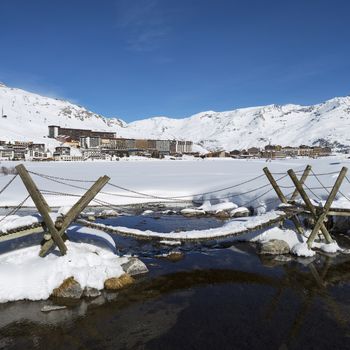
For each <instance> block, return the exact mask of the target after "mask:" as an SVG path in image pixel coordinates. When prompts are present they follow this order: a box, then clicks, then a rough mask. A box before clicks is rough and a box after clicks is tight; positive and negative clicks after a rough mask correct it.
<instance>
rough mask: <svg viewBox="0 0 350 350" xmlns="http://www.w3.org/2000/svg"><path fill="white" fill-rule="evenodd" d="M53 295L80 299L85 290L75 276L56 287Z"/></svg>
mask: <svg viewBox="0 0 350 350" xmlns="http://www.w3.org/2000/svg"><path fill="white" fill-rule="evenodd" d="M51 295H52V296H53V297H56V298H70V299H80V298H81V296H82V295H83V290H82V288H81V286H80V284H79V283H78V282H77V281H76V280H75V279H74V278H73V277H69V278H66V279H65V280H64V281H63V282H62V284H61V285H60V286H59V287H58V288H55V289H54V290H53V291H52V294H51Z"/></svg>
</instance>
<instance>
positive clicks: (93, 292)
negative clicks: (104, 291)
mask: <svg viewBox="0 0 350 350" xmlns="http://www.w3.org/2000/svg"><path fill="white" fill-rule="evenodd" d="M100 295H101V292H100V291H99V290H98V289H96V288H92V287H85V288H84V291H83V296H84V297H87V298H97V297H99V296H100Z"/></svg>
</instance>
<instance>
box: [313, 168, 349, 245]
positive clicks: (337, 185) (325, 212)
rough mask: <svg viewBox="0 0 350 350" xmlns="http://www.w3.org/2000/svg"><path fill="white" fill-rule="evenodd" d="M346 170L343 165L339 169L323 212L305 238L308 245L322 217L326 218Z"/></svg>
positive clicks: (322, 219)
mask: <svg viewBox="0 0 350 350" xmlns="http://www.w3.org/2000/svg"><path fill="white" fill-rule="evenodd" d="M347 171H348V168H346V167H343V168H342V169H341V170H340V173H339V175H338V177H337V180H336V182H335V184H334V186H333V188H332V191H331V193H330V194H329V197H328V198H327V201H326V203H325V205H324V207H323V212H322V214H321V215H320V216H319V218H318V219H317V221H316V223H315V226H314V228H313V230H312V232H311V234H310V236H309V238H308V240H307V244H308V245H309V247H310V246H311V244H312V242H313V240H314V239H315V237H316V234H317V232H318V230H319V229H320V227H321V225H322V224H323V221H324V219H325V218H326V216H327V214H328V212H329V210H330V208H331V205H332V203H333V201H334V199H335V196H336V195H337V193H338V191H339V188H340V186H341V184H342V182H343V180H344V178H345V175H346V173H347Z"/></svg>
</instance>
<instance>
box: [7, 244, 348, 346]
mask: <svg viewBox="0 0 350 350" xmlns="http://www.w3.org/2000/svg"><path fill="white" fill-rule="evenodd" d="M273 261H275V258H273V257H271V258H266V257H265V258H260V257H258V256H257V255H256V254H255V252H254V249H253V248H252V247H251V246H249V245H248V244H238V245H237V244H235V246H234V247H233V248H225V249H209V248H208V249H207V251H203V252H189V253H188V254H186V258H185V259H184V260H182V261H179V262H177V263H172V262H169V261H166V260H159V259H154V258H147V259H145V262H146V263H147V265H148V266H149V267H150V269H151V271H150V274H149V275H148V276H143V277H142V278H140V279H138V281H137V283H136V284H134V285H133V286H131V287H130V288H128V289H127V290H123V291H121V292H119V293H104V294H103V295H102V296H100V297H99V298H97V299H94V300H92V301H87V300H84V301H81V302H78V303H77V304H72V305H70V306H69V307H68V309H66V310H62V311H57V312H52V313H50V314H43V313H41V312H40V308H41V307H42V306H43V305H44V304H46V303H47V302H38V303H34V302H20V303H10V304H4V305H1V306H0V338H1V343H0V344H1V345H0V347H2V348H11V347H12V348H23V347H33V346H35V347H36V348H46V347H47V344H50V348H63V347H65V348H89V349H90V348H96V349H97V348H113V349H115V348H117V349H123V348H146V349H164V348H167V349H178V348H184V349H186V348H201V349H203V348H204V349H205V348H212V347H214V346H215V347H220V348H225V349H226V348H227V349H231V348H239V349H242V348H243V349H244V348H249V349H258V348H259V349H261V348H263V347H265V346H266V347H268V348H270V349H278V348H281V347H282V348H287V349H290V348H300V347H304V348H308V347H310V348H311V347H318V348H321V349H326V348H327V349H328V348H330V347H332V346H334V348H340V349H341V348H346V345H347V340H348V336H349V321H350V320H349V315H350V313H349V311H350V310H349V305H350V303H349V302H350V300H349V295H350V294H349V280H350V269H349V268H350V260H349V258H348V257H347V256H337V257H335V258H330V257H327V256H318V257H317V258H316V259H315V260H314V261H311V262H310V261H305V260H298V259H292V260H291V261H284V262H283V261H279V260H277V262H276V261H275V262H276V263H278V264H277V265H275V266H273V263H272V262H273ZM329 332H332V337H329V336H327V334H330V333H329ZM233 344H235V346H234V347H233V346H232V345H233Z"/></svg>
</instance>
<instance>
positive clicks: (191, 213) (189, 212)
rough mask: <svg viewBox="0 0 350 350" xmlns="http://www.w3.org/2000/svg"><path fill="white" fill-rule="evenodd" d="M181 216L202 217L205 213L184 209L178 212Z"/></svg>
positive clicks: (200, 210) (198, 210) (199, 210)
mask: <svg viewBox="0 0 350 350" xmlns="http://www.w3.org/2000/svg"><path fill="white" fill-rule="evenodd" d="M180 213H181V214H182V215H183V216H187V217H193V216H203V215H205V211H204V210H202V209H193V208H185V209H182V210H181V212H180Z"/></svg>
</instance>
